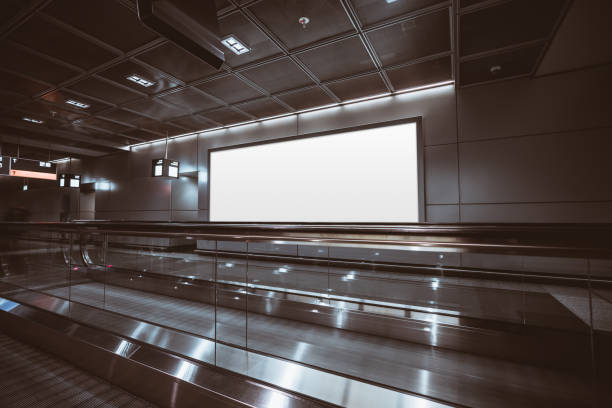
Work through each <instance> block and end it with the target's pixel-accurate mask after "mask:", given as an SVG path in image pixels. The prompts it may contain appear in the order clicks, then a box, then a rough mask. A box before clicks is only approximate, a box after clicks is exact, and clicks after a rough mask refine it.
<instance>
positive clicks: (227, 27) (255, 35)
mask: <svg viewBox="0 0 612 408" xmlns="http://www.w3.org/2000/svg"><path fill="white" fill-rule="evenodd" d="M219 31H220V33H221V38H225V37H227V36H229V35H232V36H234V37H236V38H237V39H238V40H239V41H240V42H242V43H243V44H244V45H246V46H247V47H248V48H249V50H250V51H249V52H247V53H244V54H240V55H236V54H234V53H233V52H231V51H230V50H228V49H227V48H223V51H224V52H225V62H226V63H227V64H228V65H229V66H231V67H237V66H240V65H244V64H246V63H249V62H252V61H257V60H260V59H263V58H266V57H270V56H273V55H277V54H280V52H281V50H280V49H279V48H278V47H277V46H276V45H275V44H274V43H273V42H272V41H270V39H269V38H268V36H266V35H265V34H263V33H262V32H261V30H259V29H258V28H257V27H256V26H255V25H254V24H253V23H251V22H250V21H249V20H247V19H246V18H245V17H244V16H243V15H242V13H240V12H234V13H231V14H229V15H227V16H225V17H223V18H222V19H220V20H219Z"/></svg>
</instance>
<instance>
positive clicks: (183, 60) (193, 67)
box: [138, 42, 217, 82]
mask: <svg viewBox="0 0 612 408" xmlns="http://www.w3.org/2000/svg"><path fill="white" fill-rule="evenodd" d="M138 59H139V60H141V61H144V62H146V63H148V64H149V65H153V66H154V67H155V68H158V69H160V70H161V71H163V72H166V73H168V74H170V75H172V76H173V77H175V78H178V79H180V80H181V81H183V82H191V81H194V80H196V79H201V78H205V77H208V76H210V75H211V74H215V73H216V72H217V70H216V69H214V68H213V67H212V66H211V65H209V64H207V63H205V62H204V61H202V60H201V59H199V58H196V57H194V56H193V55H191V54H190V53H188V52H187V51H185V50H183V49H182V48H179V47H178V46H176V45H174V44H173V43H170V42H168V43H166V44H163V45H161V46H159V47H155V48H154V49H152V50H150V51H147V52H145V53H144V54H141V55H139V56H138Z"/></svg>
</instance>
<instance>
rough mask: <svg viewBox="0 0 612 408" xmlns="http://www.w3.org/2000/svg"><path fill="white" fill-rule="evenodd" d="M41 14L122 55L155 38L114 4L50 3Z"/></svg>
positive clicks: (111, 0)
mask: <svg viewBox="0 0 612 408" xmlns="http://www.w3.org/2000/svg"><path fill="white" fill-rule="evenodd" d="M44 12H45V13H46V14H49V15H51V16H53V17H55V18H57V19H58V20H62V21H63V22H65V23H67V24H69V25H71V26H73V27H75V28H77V29H79V30H81V31H83V32H85V33H87V34H90V35H92V36H94V37H96V38H98V39H100V40H102V41H104V42H106V43H107V44H109V45H111V46H113V47H115V48H118V49H120V50H122V51H124V52H125V51H129V50H132V49H134V48H137V47H139V46H141V45H144V44H146V43H147V42H149V41H152V40H154V39H155V38H157V35H155V33H153V32H152V31H150V30H148V29H147V28H146V27H145V26H144V25H143V24H141V23H140V21H138V17H137V16H136V14H135V13H133V12H131V11H130V10H129V9H128V8H127V7H124V6H122V5H121V4H119V3H118V2H116V1H114V0H104V1H100V0H98V1H83V0H54V1H52V2H51V4H49V5H48V6H47V7H46V8H45V9H44Z"/></svg>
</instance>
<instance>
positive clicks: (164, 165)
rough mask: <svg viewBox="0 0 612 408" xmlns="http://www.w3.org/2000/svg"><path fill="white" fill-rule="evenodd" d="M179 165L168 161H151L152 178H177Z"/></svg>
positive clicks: (174, 161) (173, 161)
mask: <svg viewBox="0 0 612 408" xmlns="http://www.w3.org/2000/svg"><path fill="white" fill-rule="evenodd" d="M179 166H180V163H179V162H178V161H176V160H170V159H155V160H153V171H152V174H153V177H172V178H178V176H179Z"/></svg>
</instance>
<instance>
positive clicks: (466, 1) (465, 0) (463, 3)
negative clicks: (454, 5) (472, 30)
mask: <svg viewBox="0 0 612 408" xmlns="http://www.w3.org/2000/svg"><path fill="white" fill-rule="evenodd" d="M483 1H487V0H459V3H460V4H459V5H460V7H461V8H464V7H469V6H473V5H474V4H478V3H482V2H483Z"/></svg>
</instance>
